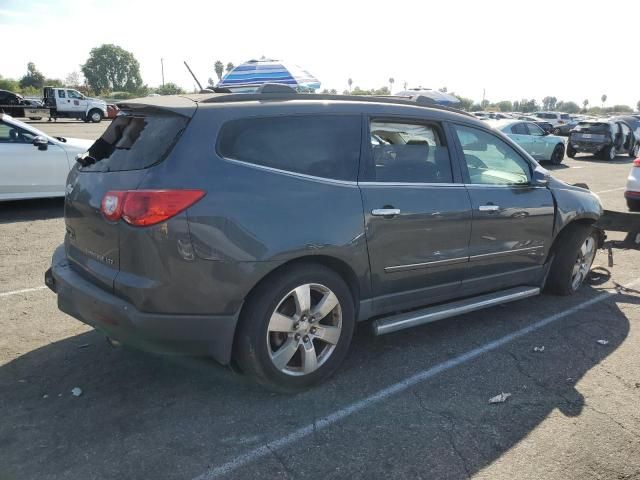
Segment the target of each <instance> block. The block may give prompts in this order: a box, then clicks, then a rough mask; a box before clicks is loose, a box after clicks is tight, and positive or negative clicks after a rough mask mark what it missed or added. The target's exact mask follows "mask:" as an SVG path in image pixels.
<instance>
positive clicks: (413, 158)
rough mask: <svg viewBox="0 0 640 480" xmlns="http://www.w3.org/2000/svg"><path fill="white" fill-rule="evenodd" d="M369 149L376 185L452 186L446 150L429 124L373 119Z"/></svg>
mask: <svg viewBox="0 0 640 480" xmlns="http://www.w3.org/2000/svg"><path fill="white" fill-rule="evenodd" d="M370 130H371V148H372V151H373V155H372V157H373V163H374V166H375V167H374V169H373V171H374V174H373V177H374V178H373V180H374V181H377V182H401V183H452V182H453V175H452V171H451V161H450V158H449V150H448V148H447V145H446V144H445V142H444V141H443V135H442V134H441V130H440V128H438V127H436V126H435V125H430V124H419V123H409V122H407V123H404V122H395V121H383V120H374V121H372V122H371V126H370Z"/></svg>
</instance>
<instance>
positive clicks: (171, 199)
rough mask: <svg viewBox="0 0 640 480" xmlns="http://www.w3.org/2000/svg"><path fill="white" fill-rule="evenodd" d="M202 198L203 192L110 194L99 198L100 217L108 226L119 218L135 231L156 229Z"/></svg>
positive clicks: (132, 191) (120, 192) (120, 191)
mask: <svg viewBox="0 0 640 480" xmlns="http://www.w3.org/2000/svg"><path fill="white" fill-rule="evenodd" d="M204 196H205V192H204V191H203V190H127V191H122V190H112V191H109V192H107V193H106V194H105V195H104V197H103V198H102V215H104V217H105V218H106V219H107V220H109V221H110V222H117V221H118V220H120V219H121V218H122V219H123V220H124V221H125V222H127V223H128V224H130V225H135V226H138V227H144V226H149V225H155V224H156V223H160V222H164V221H165V220H168V219H170V218H171V217H173V216H175V215H177V214H178V213H180V212H182V211H183V210H185V209H187V208H189V207H190V206H191V205H193V204H194V203H196V202H197V201H198V200H200V199H201V198H202V197H204Z"/></svg>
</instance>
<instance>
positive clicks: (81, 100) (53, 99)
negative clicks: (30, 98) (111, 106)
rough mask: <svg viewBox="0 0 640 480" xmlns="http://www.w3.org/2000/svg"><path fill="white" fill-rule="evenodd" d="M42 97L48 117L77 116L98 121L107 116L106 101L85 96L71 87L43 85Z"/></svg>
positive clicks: (90, 120) (80, 118) (94, 121)
mask: <svg viewBox="0 0 640 480" xmlns="http://www.w3.org/2000/svg"><path fill="white" fill-rule="evenodd" d="M43 98H44V104H45V107H47V108H48V109H49V116H50V118H54V119H57V118H77V119H78V120H84V121H85V122H93V123H99V122H100V121H102V119H103V118H105V117H106V116H107V104H106V102H104V101H103V100H98V99H95V98H89V97H86V96H84V95H83V94H82V93H80V92H79V91H77V90H74V89H72V88H63V87H44V97H43Z"/></svg>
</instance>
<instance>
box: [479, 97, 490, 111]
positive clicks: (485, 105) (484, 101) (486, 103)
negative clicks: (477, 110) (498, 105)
mask: <svg viewBox="0 0 640 480" xmlns="http://www.w3.org/2000/svg"><path fill="white" fill-rule="evenodd" d="M489 105H491V102H490V101H489V100H487V99H486V98H485V99H484V100H482V102H480V106H481V107H482V110H484V109H485V108H487V107H488V106H489Z"/></svg>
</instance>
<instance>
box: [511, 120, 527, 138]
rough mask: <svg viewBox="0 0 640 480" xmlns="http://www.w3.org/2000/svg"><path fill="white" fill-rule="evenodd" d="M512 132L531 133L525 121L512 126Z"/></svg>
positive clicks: (519, 133)
mask: <svg viewBox="0 0 640 480" xmlns="http://www.w3.org/2000/svg"><path fill="white" fill-rule="evenodd" d="M511 133H515V134H517V135H529V131H528V130H527V127H525V125H524V123H516V124H515V125H514V126H513V127H511Z"/></svg>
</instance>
